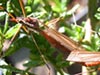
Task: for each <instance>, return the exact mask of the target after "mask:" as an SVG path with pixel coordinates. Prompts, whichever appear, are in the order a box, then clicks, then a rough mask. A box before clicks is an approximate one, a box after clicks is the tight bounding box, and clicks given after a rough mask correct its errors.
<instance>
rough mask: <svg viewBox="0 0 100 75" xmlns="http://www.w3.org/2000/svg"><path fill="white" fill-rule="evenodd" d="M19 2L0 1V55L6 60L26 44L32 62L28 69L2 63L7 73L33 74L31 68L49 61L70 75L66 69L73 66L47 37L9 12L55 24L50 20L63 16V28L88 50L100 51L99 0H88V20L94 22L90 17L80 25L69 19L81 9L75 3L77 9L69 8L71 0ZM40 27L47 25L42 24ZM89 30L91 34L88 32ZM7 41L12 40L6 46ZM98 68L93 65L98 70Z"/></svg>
mask: <svg viewBox="0 0 100 75" xmlns="http://www.w3.org/2000/svg"><path fill="white" fill-rule="evenodd" d="M23 1H24V0H23ZM19 2H21V0H0V54H1V59H2V58H5V57H8V56H10V55H11V54H13V53H15V52H16V51H17V50H19V49H21V48H24V47H25V48H28V49H30V52H31V54H30V61H28V62H27V63H26V64H24V66H27V69H26V70H24V71H23V70H19V69H17V68H15V67H14V66H11V64H8V63H7V64H3V65H1V66H0V67H1V68H2V69H3V70H4V69H6V71H5V73H4V75H11V73H12V72H17V73H20V74H21V75H31V73H29V71H28V70H29V69H30V68H32V67H36V66H40V65H43V64H47V62H50V63H51V64H52V65H53V66H54V68H55V70H56V71H57V73H59V74H61V75H67V74H69V73H65V72H64V70H63V69H64V68H66V67H69V66H71V64H70V62H68V61H67V62H66V60H64V59H63V54H62V53H60V52H58V51H57V49H55V48H53V47H52V46H51V45H50V44H49V42H48V41H47V40H46V39H45V38H44V36H42V35H41V34H39V33H37V32H28V30H26V31H25V30H24V29H22V27H21V25H20V24H19V23H15V22H12V21H11V20H12V17H11V16H10V14H9V13H11V14H14V16H16V17H22V16H23V17H34V18H37V19H38V20H39V21H41V22H43V23H44V24H51V22H50V21H51V20H52V19H55V18H61V19H60V20H59V29H63V33H64V34H65V35H67V36H69V37H70V38H72V39H73V40H74V41H76V42H78V43H80V44H81V45H82V46H83V47H85V48H86V50H89V51H91V52H93V51H96V52H99V50H100V47H99V46H100V38H99V37H100V34H99V31H100V29H99V24H100V22H99V20H100V8H99V7H98V6H97V0H89V2H88V7H89V10H88V11H89V12H88V14H87V15H88V17H87V20H88V19H90V23H89V22H88V21H87V20H86V21H82V23H80V25H77V23H76V20H75V22H74V23H73V24H70V23H67V22H66V20H69V19H70V18H71V17H72V16H73V15H74V13H75V12H76V9H77V8H78V7H74V6H73V8H71V9H68V6H69V5H70V2H71V0H50V1H48V0H26V2H25V5H24V7H23V5H22V6H21V4H20V3H19ZM24 10H25V12H24ZM7 12H9V13H7ZM57 23H58V22H57ZM52 24H53V22H52ZM87 24H90V31H89V32H88V31H87V30H88V29H87ZM40 28H43V26H42V27H41V24H40ZM27 32H28V33H27ZM87 33H89V34H88V35H87ZM89 35H90V36H89ZM87 36H88V38H87ZM7 40H8V41H9V42H8V43H7V45H4V43H5V41H7ZM55 52H57V56H56V57H55V58H54V56H53V55H54V53H55ZM2 53H3V54H2ZM95 58H96V57H95ZM0 63H1V61H0ZM47 67H48V65H47ZM97 67H98V66H95V67H89V68H93V69H97ZM95 72H96V71H95ZM92 74H93V73H92ZM92 74H91V75H92Z"/></svg>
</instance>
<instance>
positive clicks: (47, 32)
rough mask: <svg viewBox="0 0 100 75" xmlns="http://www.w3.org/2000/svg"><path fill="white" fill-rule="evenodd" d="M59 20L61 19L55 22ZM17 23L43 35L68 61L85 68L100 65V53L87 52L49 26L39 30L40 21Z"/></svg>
mask: <svg viewBox="0 0 100 75" xmlns="http://www.w3.org/2000/svg"><path fill="white" fill-rule="evenodd" d="M10 16H11V14H10ZM11 17H12V16H11ZM58 19H59V18H57V19H54V20H58ZM15 21H16V22H17V23H20V24H22V25H24V26H25V27H27V29H29V30H31V31H33V30H36V31H37V32H39V33H40V34H41V35H43V36H44V37H45V38H46V39H47V40H48V42H49V43H50V44H51V45H52V46H53V47H55V48H57V49H59V50H60V51H61V52H62V53H63V54H64V56H67V57H66V60H67V61H72V62H77V63H81V64H83V65H85V66H95V65H98V64H100V52H89V51H86V50H85V49H84V48H83V47H81V46H79V45H78V44H77V43H76V42H74V41H73V40H71V39H70V38H69V37H67V36H65V35H64V34H61V33H59V32H58V31H56V30H54V29H52V28H50V27H49V26H48V25H44V26H45V28H44V29H41V28H39V26H38V23H39V20H38V19H35V18H32V17H27V18H22V19H17V20H16V19H15Z"/></svg>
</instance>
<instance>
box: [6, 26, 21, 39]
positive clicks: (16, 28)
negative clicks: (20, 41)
mask: <svg viewBox="0 0 100 75" xmlns="http://www.w3.org/2000/svg"><path fill="white" fill-rule="evenodd" d="M20 27H21V25H19V24H17V25H15V26H13V27H12V28H10V29H9V30H8V31H7V32H6V34H5V38H6V39H8V38H11V37H12V36H13V35H15V34H16V32H17V31H18V30H19V28H20Z"/></svg>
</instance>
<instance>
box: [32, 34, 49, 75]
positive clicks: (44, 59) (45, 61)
mask: <svg viewBox="0 0 100 75" xmlns="http://www.w3.org/2000/svg"><path fill="white" fill-rule="evenodd" d="M31 35H32V34H31ZM32 39H33V42H34V44H35V46H36V48H37V50H38V51H39V53H40V55H41V58H42V59H43V61H44V63H45V64H46V66H47V69H48V73H49V75H50V67H49V65H48V62H47V60H46V58H45V57H44V55H43V54H42V52H41V50H40V48H39V47H38V45H37V43H36V41H35V39H34V37H33V35H32Z"/></svg>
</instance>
